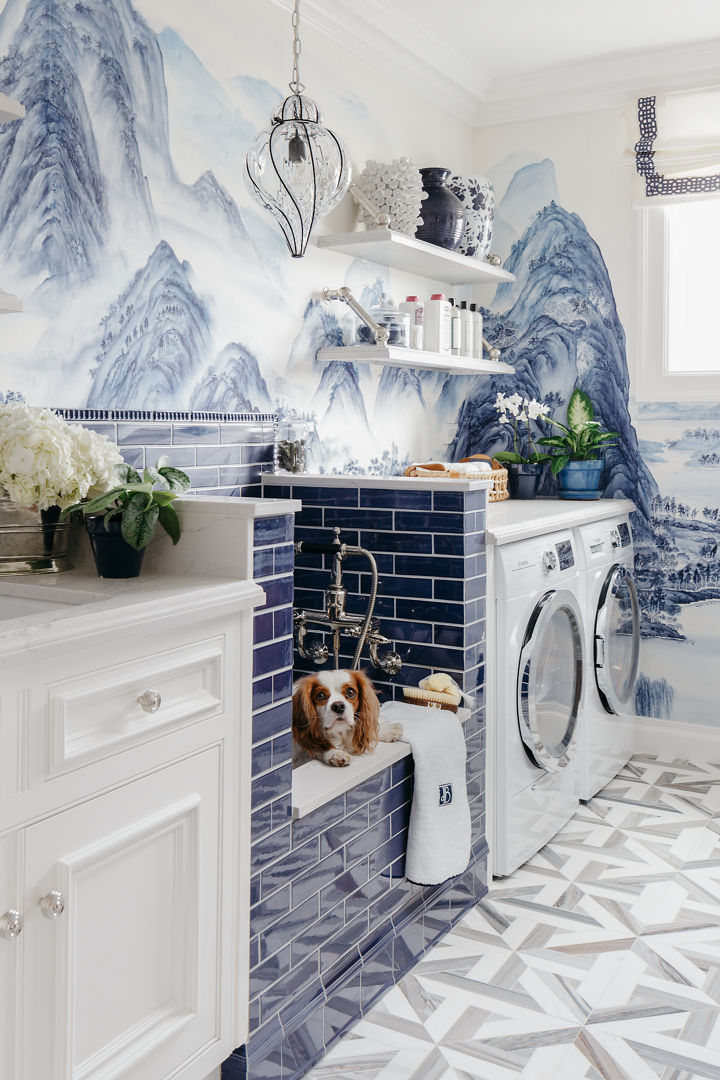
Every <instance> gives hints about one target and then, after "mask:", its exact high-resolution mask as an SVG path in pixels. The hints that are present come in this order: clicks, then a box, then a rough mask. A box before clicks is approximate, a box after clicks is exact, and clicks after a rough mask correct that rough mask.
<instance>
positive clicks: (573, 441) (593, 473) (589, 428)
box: [538, 387, 620, 499]
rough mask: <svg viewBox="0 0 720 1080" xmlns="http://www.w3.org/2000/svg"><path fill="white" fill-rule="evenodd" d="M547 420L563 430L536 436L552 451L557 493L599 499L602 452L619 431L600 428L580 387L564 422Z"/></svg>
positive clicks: (573, 394)
mask: <svg viewBox="0 0 720 1080" xmlns="http://www.w3.org/2000/svg"><path fill="white" fill-rule="evenodd" d="M547 420H548V423H550V424H554V426H555V427H558V428H560V429H561V431H562V434H561V435H546V436H545V437H544V438H542V439H538V443H539V444H540V445H541V446H547V447H549V448H552V449H553V450H554V451H555V453H554V454H553V456H552V458H551V459H550V468H551V469H552V471H553V473H554V474H555V476H557V479H558V484H559V490H558V495H559V496H560V498H561V499H599V498H600V477H601V474H602V468H603V459H602V452H603V450H604V449H605V447H606V446H608V445H609V444H610V443H611V442H612V441H613V440H614V439H617V438H619V434H620V433H619V432H618V431H601V427H602V425H601V423H600V421H599V420H596V419H595V409H594V407H593V403H592V401H591V400H590V398H589V397H588V395H587V394H586V393H585V392H584V391H583V390H581V389H580V388H579V387H576V388H575V390H573V392H572V395H571V397H570V400H569V401H568V407H567V425H565V424H561V423H560V421H559V420H554V419H553V418H552V417H551V416H548V417H547Z"/></svg>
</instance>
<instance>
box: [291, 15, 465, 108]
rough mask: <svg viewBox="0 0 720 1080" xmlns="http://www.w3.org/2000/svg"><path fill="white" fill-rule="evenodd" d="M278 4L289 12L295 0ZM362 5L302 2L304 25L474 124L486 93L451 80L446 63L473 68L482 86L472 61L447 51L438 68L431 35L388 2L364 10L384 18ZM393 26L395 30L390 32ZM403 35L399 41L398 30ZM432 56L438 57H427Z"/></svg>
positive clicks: (454, 67)
mask: <svg viewBox="0 0 720 1080" xmlns="http://www.w3.org/2000/svg"><path fill="white" fill-rule="evenodd" d="M270 2H271V3H273V4H274V5H275V6H276V7H279V8H282V9H283V11H286V12H288V13H290V12H291V11H292V8H293V3H292V0H270ZM358 7H359V5H356V6H355V8H354V9H351V8H346V7H344V6H343V5H342V4H341V3H340V2H339V0H335V2H334V3H333V4H332V6H328V5H327V0H303V2H302V11H301V29H302V25H306V26H310V27H312V28H313V30H317V31H319V32H320V33H321V34H323V35H324V36H325V37H326V38H327V39H328V40H329V41H330V42H332V44H333V45H336V46H337V47H338V48H341V49H345V50H347V51H348V52H350V53H352V54H353V55H354V56H357V57H358V58H359V59H360V60H362V61H363V62H364V63H366V64H368V65H370V66H371V67H374V68H376V69H377V70H378V71H382V72H383V74H384V75H385V76H387V77H388V78H391V79H395V80H396V81H397V82H399V83H401V84H402V85H403V86H406V87H408V88H409V89H410V90H413V91H414V92H415V93H416V94H418V95H419V96H420V97H422V98H424V99H425V100H426V101H429V102H431V103H432V104H433V105H436V106H437V107H438V108H439V109H441V110H443V111H445V112H448V113H450V114H451V116H455V117H457V118H458V119H459V120H462V121H463V122H464V123H466V124H472V123H473V120H474V118H475V116H476V115H477V111H478V108H479V106H480V105H481V103H482V97H481V96H479V95H478V94H475V93H473V91H472V90H468V89H466V88H465V86H463V85H461V84H460V82H458V80H457V79H455V78H450V76H448V75H447V74H446V73H445V70H444V65H445V64H446V65H447V67H448V70H452V71H453V72H455V71H460V72H461V75H462V77H463V78H467V79H468V80H469V79H470V77H471V76H470V75H469V74H468V71H467V70H465V69H471V75H472V78H473V79H474V80H480V85H481V87H482V88H483V89H485V87H486V80H482V78H481V76H480V75H479V74H478V72H477V71H475V70H474V69H473V68H472V65H468V64H467V63H464V62H463V61H462V59H461V58H460V57H456V56H455V55H454V54H452V53H451V50H446V52H447V56H446V57H444V59H443V66H441V67H436V66H435V62H436V60H437V56H438V43H437V42H436V41H435V40H434V39H433V38H432V36H431V35H430V34H425V33H424V32H423V31H420V30H415V31H413V34H412V35H410V34H409V33H408V31H407V28H406V26H405V24H404V23H401V22H400V21H399V20H397V19H394V18H393V17H392V15H390V16H388V5H387V4H386V5H385V6H384V8H383V6H382V5H381V4H380V3H379V2H376V0H366V2H365V4H364V5H362V8H361V10H362V11H363V12H364V13H365V12H366V11H369V10H372V11H373V12H374V13H375V14H376V15H377V17H378V22H381V25H382V29H380V28H379V26H378V23H376V22H374V21H370V20H368V19H367V18H364V17H363V16H362V15H359V14H358V13H357V9H358ZM391 28H392V30H391ZM393 31H394V32H395V33H397V34H398V35H400V34H402V37H401V39H400V40H398V38H397V37H395V36H394V33H393ZM406 41H407V42H410V41H411V42H412V43H413V45H414V46H415V47H416V48H418V49H420V50H422V51H421V54H420V55H418V53H416V52H414V51H413V49H411V48H409V47H408V45H406V44H405V43H404V42H406ZM423 53H424V55H425V56H432V57H433V61H432V62H431V61H429V60H427V59H424V58H423Z"/></svg>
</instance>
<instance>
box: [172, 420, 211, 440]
mask: <svg viewBox="0 0 720 1080" xmlns="http://www.w3.org/2000/svg"><path fill="white" fill-rule="evenodd" d="M172 442H173V443H175V444H176V445H178V446H183V445H187V444H188V443H219V442H220V426H219V424H181V423H174V424H173V425H172Z"/></svg>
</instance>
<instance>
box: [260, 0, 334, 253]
mask: <svg viewBox="0 0 720 1080" xmlns="http://www.w3.org/2000/svg"><path fill="white" fill-rule="evenodd" d="M299 3H300V0H295V7H294V10H293V14H292V25H293V34H294V39H293V73H292V82H291V83H290V89H291V90H292V94H290V96H289V97H286V98H285V100H284V101H283V102H282V104H281V105H279V106H278V107H277V109H276V110H275V113H274V115H273V117H272V123H271V125H270V127H269V128H266V129H265V130H264V131H261V132H260V133H259V134H258V135H256V137H255V139H254V140H253V142H252V144H251V146H250V149H249V150H248V153H247V157H246V158H245V169H246V179H247V182H248V187H249V188H250V191H251V193H252V195H253V196H254V198H255V199H256V201H257V202H258V203H260V205H261V206H262V207H264V209H265V210H268V211H269V212H270V213H271V214H272V216H273V217H274V218H275V220H276V221H277V223H278V224H279V226H280V228H281V229H282V231H283V235H284V237H285V239H286V240H287V245H288V247H289V248H290V254H291V255H292V256H293V257H294V258H300V257H302V256H303V255H304V254H305V249H306V248H307V244H308V240H309V239H310V233H311V231H312V228H313V226H314V224H315V222H316V220H317V219H318V218H320V217H323V216H324V215H325V214H328V213H329V212H330V211H331V210H332V209H333V208H334V207H335V206H337V204H338V203H339V202H340V200H341V199H342V197H343V195H344V194H345V192H346V191H347V189H348V185H349V184H350V175H351V168H350V159H349V157H348V152H347V150H346V148H345V146H344V144H343V143H342V142H341V140H340V139H339V138H338V137H337V135H335V134H334V133H333V132H332V131H330V130H329V129H328V128H326V127H323V123H322V115H321V113H320V110H319V109H318V107H317V105H316V104H315V102H314V101H312V99H311V98H309V97H305V95H304V94H303V90H304V89H305V87H304V86H303V84H302V83H301V82H300V51H301V44H300V34H299V22H300V13H299Z"/></svg>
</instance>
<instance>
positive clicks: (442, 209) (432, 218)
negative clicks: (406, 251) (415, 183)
mask: <svg viewBox="0 0 720 1080" xmlns="http://www.w3.org/2000/svg"><path fill="white" fill-rule="evenodd" d="M420 175H421V176H422V183H423V189H424V190H425V191H427V193H428V197H427V199H425V200H424V201H423V202H422V204H421V206H420V213H421V215H422V219H423V223H422V225H421V226H420V228H419V229H418V230H417V232H416V233H415V236H416V237H417V239H418V240H425V241H426V242H427V243H428V244H437V246H438V247H442V248H447V250H448V251H454V250H455V248H456V247H457V246H458V245H459V243H460V241H461V240H462V235H463V229H464V228H465V210H464V208H463V204H462V203H461V202H460V200H459V199H458V197H457V195H453V193H452V191H450V189H449V188H448V187H446V185H445V181H446V180H447V178H448V177H449V176H450V170H449V169H437V168H436V169H421V170H420Z"/></svg>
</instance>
